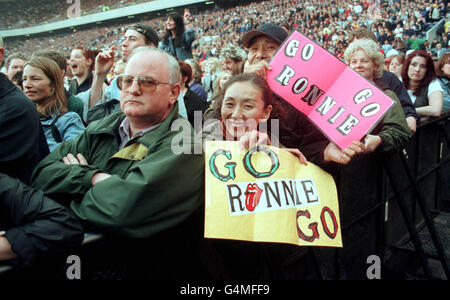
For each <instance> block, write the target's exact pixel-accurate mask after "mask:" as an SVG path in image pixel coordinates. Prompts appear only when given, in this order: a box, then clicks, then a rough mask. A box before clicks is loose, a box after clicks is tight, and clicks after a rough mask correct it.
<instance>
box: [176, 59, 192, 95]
mask: <svg viewBox="0 0 450 300" xmlns="http://www.w3.org/2000/svg"><path fill="white" fill-rule="evenodd" d="M178 64H179V65H180V72H181V77H185V76H186V77H187V79H186V82H185V83H184V86H185V87H186V88H188V87H189V82H191V79H192V68H191V66H190V65H189V64H188V63H185V62H184V61H181V60H178Z"/></svg>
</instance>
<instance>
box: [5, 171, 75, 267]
mask: <svg viewBox="0 0 450 300" xmlns="http://www.w3.org/2000/svg"><path fill="white" fill-rule="evenodd" d="M0 228H1V229H2V230H6V233H5V235H4V236H5V237H6V239H7V240H8V242H9V243H10V244H11V247H12V250H13V251H14V253H16V254H17V255H18V256H19V258H20V263H21V264H22V265H29V264H31V263H32V262H34V261H35V260H36V258H38V257H39V256H40V255H42V254H44V253H46V254H56V253H62V252H65V251H67V250H71V249H73V248H74V247H77V246H79V245H80V244H81V242H82V241H83V228H82V227H81V224H80V223H79V221H78V220H77V218H76V217H75V216H74V215H73V214H72V213H71V212H70V210H69V209H67V208H65V207H64V206H62V205H60V204H58V203H56V202H55V201H53V200H52V199H49V198H47V197H45V196H44V193H43V192H41V191H39V190H36V189H32V188H30V187H28V186H27V185H25V184H23V183H22V182H20V181H19V180H17V179H14V178H11V177H9V176H7V175H4V174H0Z"/></svg>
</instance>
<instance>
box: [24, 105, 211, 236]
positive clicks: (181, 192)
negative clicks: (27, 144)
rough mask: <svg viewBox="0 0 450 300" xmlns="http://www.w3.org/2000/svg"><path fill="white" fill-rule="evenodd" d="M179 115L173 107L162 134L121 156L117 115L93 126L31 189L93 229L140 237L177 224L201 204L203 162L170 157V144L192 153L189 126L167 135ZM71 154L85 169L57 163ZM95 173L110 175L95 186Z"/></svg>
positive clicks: (131, 145) (58, 154)
mask: <svg viewBox="0 0 450 300" xmlns="http://www.w3.org/2000/svg"><path fill="white" fill-rule="evenodd" d="M177 112H178V107H177V106H175V107H174V109H173V110H172V112H171V113H170V114H169V116H168V117H167V118H166V119H165V120H164V121H163V122H162V123H161V124H160V126H159V127H157V128H156V129H155V130H152V131H150V132H147V133H146V134H144V135H143V136H140V137H139V136H138V137H136V138H134V139H132V140H131V141H129V142H128V143H127V145H126V147H124V148H123V149H122V150H120V151H119V140H120V139H119V138H118V137H119V135H118V128H119V126H120V123H121V122H122V120H123V119H124V118H125V115H124V114H123V113H122V111H118V112H115V113H113V114H111V115H110V116H108V117H106V118H104V119H101V120H98V121H96V122H93V123H92V124H90V125H89V126H88V128H87V129H86V130H85V132H84V133H83V134H81V135H79V136H78V137H77V138H75V139H74V140H71V141H67V142H63V143H62V144H61V145H60V146H59V147H58V148H56V149H55V150H54V151H53V152H52V153H51V154H50V155H49V156H47V157H46V158H45V159H44V160H43V161H42V162H41V163H40V164H39V165H38V166H37V168H36V169H35V171H34V173H33V178H32V185H33V186H34V187H37V188H40V189H42V190H43V191H44V192H45V193H46V195H47V196H49V197H50V198H53V199H55V200H57V201H59V202H65V203H67V202H70V207H71V209H72V211H73V212H74V213H75V215H76V216H78V217H79V218H80V219H81V220H82V221H84V223H85V224H87V225H88V226H89V228H90V230H100V231H104V230H106V231H109V232H112V233H115V234H118V235H122V236H125V237H132V238H145V237H149V236H152V235H154V234H156V233H159V232H161V231H163V230H166V229H169V228H171V227H173V226H175V225H178V224H180V223H181V222H183V221H184V220H186V219H187V218H188V217H189V216H190V215H191V214H192V213H193V212H194V211H195V210H196V209H197V208H199V207H200V205H201V203H202V201H203V187H204V159H203V155H198V154H197V155H194V154H174V152H173V151H172V149H171V144H172V141H173V140H174V141H179V140H180V139H181V138H184V140H183V141H185V143H184V145H185V146H188V147H187V148H189V147H193V146H194V140H193V139H192V136H193V129H192V127H190V126H189V127H186V126H185V127H183V128H184V129H185V130H184V131H172V130H171V125H172V123H173V122H174V121H175V120H176V119H177V118H178V114H177ZM177 129H178V128H177ZM200 149H201V148H200ZM68 153H72V154H74V155H76V154H77V153H81V154H82V155H83V156H84V157H85V158H86V160H87V161H88V163H89V165H87V166H86V165H65V164H64V163H63V162H62V158H63V157H64V156H65V155H67V154H68ZM191 153H194V152H193V151H192V152H191ZM97 172H105V173H108V174H111V175H112V176H111V177H109V178H108V179H106V180H104V181H102V182H99V183H97V184H95V186H92V184H91V178H92V176H93V175H94V174H96V173H97ZM67 204H68V203H67Z"/></svg>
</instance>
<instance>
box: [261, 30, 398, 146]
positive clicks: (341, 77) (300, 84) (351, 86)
mask: <svg viewBox="0 0 450 300" xmlns="http://www.w3.org/2000/svg"><path fill="white" fill-rule="evenodd" d="M270 66H271V68H272V70H271V71H270V70H269V71H267V82H268V83H269V86H270V87H271V89H272V90H273V91H274V92H275V93H277V94H278V95H279V96H280V97H282V98H283V99H285V100H286V101H287V102H289V103H290V104H292V105H293V106H294V107H295V108H296V109H298V110H299V111H301V112H302V113H303V114H305V115H306V116H307V117H308V118H309V119H310V120H311V121H312V122H313V123H314V124H315V125H316V126H317V127H318V128H319V129H320V130H321V131H322V132H323V133H324V134H325V135H326V136H327V137H328V138H329V139H330V140H331V141H332V142H334V143H335V144H336V145H338V146H339V147H340V148H341V149H345V148H346V147H347V146H349V145H352V143H353V141H359V140H361V139H362V138H363V137H364V136H365V135H366V134H367V133H368V132H370V131H371V130H372V128H374V126H375V125H376V124H377V123H378V122H379V121H380V120H381V119H382V118H383V116H384V115H385V114H386V112H387V111H388V110H389V108H390V107H391V105H393V103H394V102H393V101H392V99H391V98H389V97H388V96H387V95H385V94H384V93H383V92H382V91H381V90H379V89H378V88H377V87H376V86H374V85H372V84H371V83H370V82H369V81H367V80H366V79H365V78H364V77H362V76H361V75H359V74H358V73H356V72H355V71H353V70H352V69H351V68H350V67H348V66H347V65H346V64H345V63H343V62H342V61H340V60H339V59H337V58H336V57H334V56H333V55H332V54H330V53H329V52H327V51H326V50H324V49H322V48H321V47H320V46H318V45H317V44H315V43H314V42H312V41H311V40H309V39H308V38H306V37H305V36H303V35H302V34H300V33H299V32H295V31H294V32H293V33H292V34H291V35H290V36H289V38H288V39H287V40H286V41H285V42H284V43H283V44H282V46H281V47H280V49H279V50H278V52H277V54H276V55H275V56H274V57H273V59H272V61H271V62H270Z"/></svg>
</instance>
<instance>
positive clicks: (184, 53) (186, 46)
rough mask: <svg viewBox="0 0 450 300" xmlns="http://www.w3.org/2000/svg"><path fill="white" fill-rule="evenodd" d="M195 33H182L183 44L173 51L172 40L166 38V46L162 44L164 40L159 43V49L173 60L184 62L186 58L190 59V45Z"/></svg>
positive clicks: (189, 31) (187, 31)
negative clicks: (171, 56)
mask: <svg viewBox="0 0 450 300" xmlns="http://www.w3.org/2000/svg"><path fill="white" fill-rule="evenodd" d="M195 36H196V31H195V30H186V31H184V40H183V42H182V43H181V44H180V45H179V46H178V47H177V48H176V49H174V40H173V38H172V37H169V38H168V44H165V43H164V39H163V40H161V42H159V48H161V49H162V50H164V51H166V52H168V53H170V54H171V55H173V56H174V57H175V58H177V59H179V60H183V61H184V60H185V59H188V58H192V48H191V46H192V43H193V42H194V41H195Z"/></svg>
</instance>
